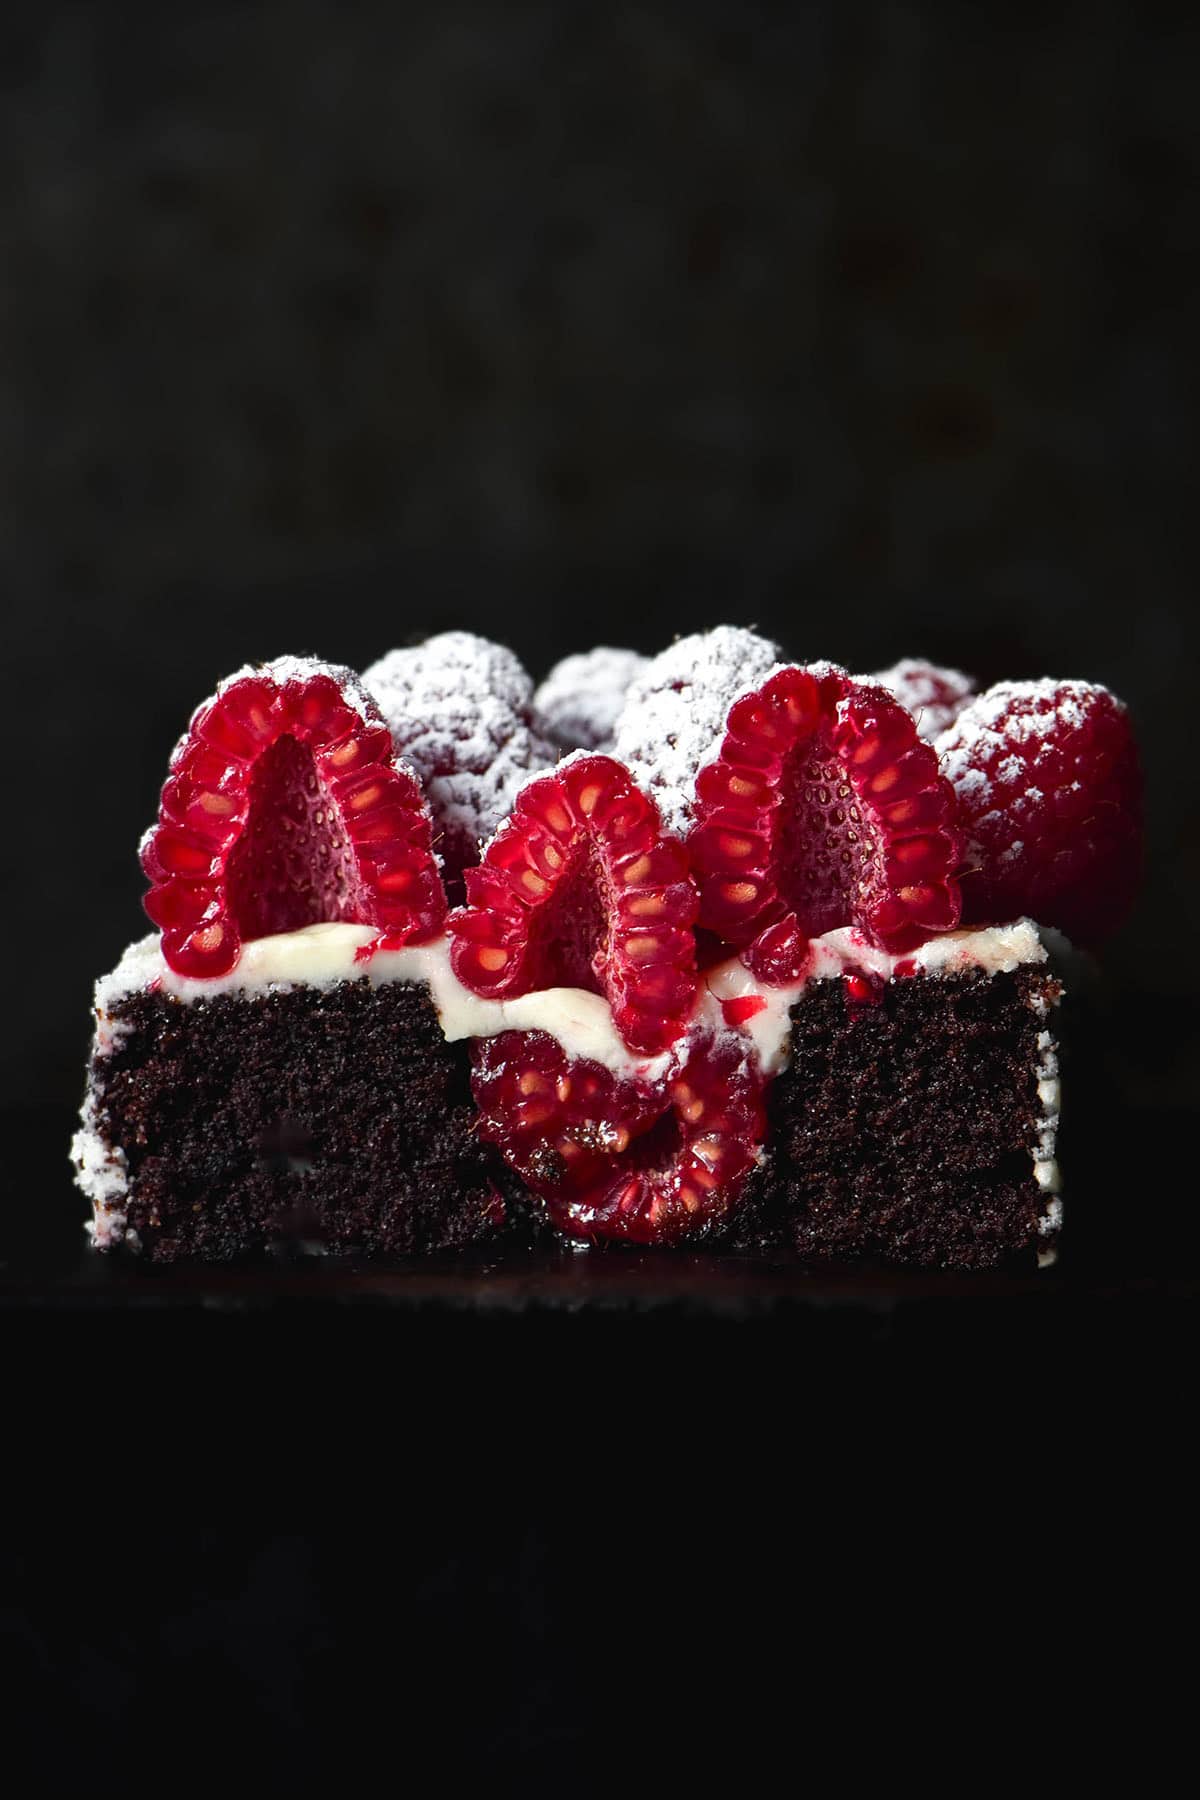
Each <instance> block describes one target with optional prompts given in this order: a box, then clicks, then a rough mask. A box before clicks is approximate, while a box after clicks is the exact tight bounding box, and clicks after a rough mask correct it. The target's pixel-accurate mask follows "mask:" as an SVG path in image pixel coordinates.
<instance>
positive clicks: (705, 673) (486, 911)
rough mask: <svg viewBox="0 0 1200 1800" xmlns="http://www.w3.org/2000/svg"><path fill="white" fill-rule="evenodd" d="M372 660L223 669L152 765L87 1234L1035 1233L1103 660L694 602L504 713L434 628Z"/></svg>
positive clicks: (982, 1262) (102, 1011) (1096, 922)
mask: <svg viewBox="0 0 1200 1800" xmlns="http://www.w3.org/2000/svg"><path fill="white" fill-rule="evenodd" d="M370 684H371V685H372V687H375V686H377V688H378V693H379V700H378V701H377V700H376V699H374V698H373V697H372V694H371V693H370V692H368V691H367V688H366V687H364V685H363V683H362V682H361V681H360V680H359V679H358V678H357V677H356V676H354V675H353V674H352V673H351V672H349V671H347V670H343V669H337V668H332V667H330V666H329V665H326V664H322V663H317V662H314V661H312V660H309V659H300V658H294V657H285V658H281V659H280V660H279V661H277V662H275V663H268V664H263V665H259V666H257V667H254V668H247V669H243V670H241V671H239V672H238V673H237V674H236V675H234V676H232V677H230V678H229V680H227V681H225V682H222V683H221V685H220V686H219V688H218V689H217V692H216V694H215V695H214V696H213V698H212V699H211V700H210V701H208V702H206V703H205V704H204V705H202V706H201V707H200V708H199V709H198V711H197V712H196V713H195V714H194V716H193V718H192V720H191V723H190V725H189V728H188V731H187V732H186V733H185V735H184V737H183V739H182V740H181V742H180V744H179V745H178V747H177V749H176V751H175V753H174V755H173V757H172V759H171V765H170V770H169V772H168V777H167V781H166V783H165V785H164V787H163V790H162V798H161V802H160V808H159V815H158V819H157V822H156V824H155V826H154V827H153V828H152V830H151V831H150V832H149V833H148V834H147V836H146V838H145V840H144V842H143V846H142V862H143V867H144V869H145V871H146V874H147V876H148V877H149V879H150V883H151V887H150V892H149V893H148V895H147V897H146V902H145V905H146V910H147V912H148V913H149V915H150V917H151V919H152V920H153V922H154V923H155V925H156V926H158V927H159V935H158V936H157V937H152V938H148V939H146V940H145V941H144V942H142V943H140V944H137V945H134V946H132V947H131V949H130V950H129V951H128V952H127V953H126V955H125V956H124V957H123V958H122V961H121V963H120V965H119V966H118V968H117V969H116V970H114V971H113V973H112V974H111V975H109V976H106V977H104V978H103V979H102V980H101V982H100V983H99V985H98V988H97V994H96V1019H97V1025H96V1038H95V1044H94V1049H93V1055H92V1060H91V1064H90V1068H89V1079H88V1089H87V1095H86V1099H85V1107H84V1118H83V1124H82V1128H81V1129H80V1131H79V1133H78V1134H77V1137H76V1139H75V1143H74V1150H73V1154H74V1160H75V1165H76V1173H77V1179H78V1181H79V1183H80V1185H81V1186H82V1188H83V1189H84V1192H85V1193H86V1194H87V1196H88V1198H89V1200H90V1202H91V1204H92V1209H93V1219H92V1226H91V1229H92V1233H93V1239H94V1242H95V1244H96V1245H97V1247H98V1248H100V1249H111V1248H115V1247H117V1246H118V1245H126V1246H128V1247H130V1248H135V1249H140V1250H142V1251H143V1252H144V1253H145V1254H147V1255H148V1256H149V1257H151V1258H153V1259H156V1260H159V1261H170V1260H173V1259H178V1258H182V1257H187V1256H198V1257H202V1258H221V1259H225V1258H229V1257H234V1256H239V1255H242V1254H245V1253H247V1252H253V1251H256V1250H261V1249H262V1248H263V1247H264V1246H267V1245H271V1244H275V1243H278V1242H281V1241H282V1242H287V1243H291V1244H294V1245H306V1246H319V1247H320V1248H322V1249H326V1250H330V1251H341V1250H352V1251H361V1252H365V1253H383V1254H390V1255H402V1256H406V1255H409V1254H413V1253H418V1252H426V1251H430V1250H457V1249H461V1248H463V1247H465V1246H468V1245H471V1244H474V1243H477V1242H480V1241H482V1240H485V1239H489V1238H494V1237H495V1236H496V1234H497V1233H499V1232H501V1231H502V1230H503V1231H508V1230H515V1229H516V1227H517V1222H518V1221H519V1220H526V1221H532V1220H538V1221H540V1222H541V1223H542V1225H543V1226H544V1227H545V1228H546V1229H547V1230H550V1231H552V1232H554V1233H556V1234H558V1235H559V1236H560V1237H561V1238H562V1239H564V1240H569V1241H571V1242H572V1243H575V1244H588V1243H612V1244H619V1243H626V1244H629V1243H634V1244H645V1245H653V1246H658V1247H662V1248H667V1247H669V1246H673V1245H682V1244H687V1245H690V1246H695V1245H698V1244H706V1245H709V1246H713V1247H716V1246H720V1247H722V1248H731V1247H732V1248H754V1249H759V1250H768V1251H770V1252H771V1253H772V1254H778V1253H780V1252H781V1251H784V1250H786V1251H787V1253H789V1254H798V1255H799V1256H801V1257H803V1258H804V1259H805V1260H808V1261H813V1262H816V1261H828V1260H830V1259H838V1260H841V1259H845V1258H850V1257H864V1256H866V1257H871V1258H881V1259H883V1260H885V1261H888V1262H892V1263H896V1264H901V1265H907V1266H920V1267H928V1266H937V1267H949V1268H964V1269H972V1268H988V1267H994V1266H997V1265H999V1264H1001V1263H1009V1262H1013V1261H1025V1262H1028V1263H1033V1262H1035V1261H1039V1262H1045V1261H1047V1260H1049V1259H1050V1258H1051V1257H1052V1255H1053V1253H1054V1248H1055V1242H1056V1238H1057V1234H1058V1231H1059V1227H1060V1223H1061V1219H1062V1206H1061V1201H1060V1198H1059V1176H1058V1165H1057V1162H1056V1160H1055V1146H1056V1131H1057V1120H1058V1110H1059V1073H1058V1052H1057V1047H1056V1043H1055V1038H1054V1030H1053V1016H1054V1012H1055V1009H1056V1008H1057V1006H1058V1003H1059V1000H1060V998H1061V996H1062V993H1063V969H1064V966H1065V965H1064V964H1063V962H1062V958H1061V954H1060V950H1059V948H1058V946H1056V949H1055V961H1054V963H1053V964H1052V963H1051V961H1050V957H1049V954H1048V945H1049V943H1050V942H1051V940H1052V939H1053V938H1054V937H1055V935H1056V934H1055V932H1054V930H1053V929H1050V930H1049V931H1048V930H1047V928H1058V929H1059V930H1064V931H1066V932H1068V933H1069V935H1070V937H1071V939H1072V941H1073V942H1075V943H1078V944H1079V945H1080V946H1081V947H1083V948H1084V949H1091V948H1092V947H1094V946H1095V945H1096V944H1097V943H1098V942H1100V941H1101V940H1102V939H1103V938H1104V937H1105V936H1106V935H1107V934H1108V933H1110V932H1111V931H1112V930H1114V929H1116V928H1117V926H1118V925H1119V924H1120V923H1121V921H1122V919H1123V918H1124V917H1125V915H1126V913H1127V911H1128V908H1129V906H1130V904H1131V902H1132V898H1133V895H1134V893H1135V891H1136V883H1137V874H1138V868H1139V864H1140V854H1141V836H1142V832H1141V785H1140V772H1139V768H1138V760H1137V751H1136V745H1135V743H1134V740H1133V734H1132V729H1131V726H1130V723H1129V719H1128V716H1127V714H1126V712H1125V710H1124V708H1123V707H1122V706H1121V705H1120V703H1119V701H1117V700H1116V699H1115V698H1114V697H1113V696H1112V695H1111V694H1110V693H1109V692H1108V691H1107V690H1106V689H1104V688H1100V687H1096V686H1094V685H1091V684H1089V683H1086V682H1078V681H1038V682H1016V683H1002V684H1000V685H999V686H997V687H995V688H992V689H990V690H988V691H987V692H986V693H984V694H982V695H978V696H976V695H973V692H972V684H971V682H970V681H969V679H968V678H967V677H965V676H963V675H961V674H960V673H958V672H957V671H955V670H950V669H943V668H938V667H936V666H934V665H932V664H928V663H921V662H917V661H914V660H912V659H907V660H906V661H905V662H903V663H901V664H897V665H896V666H895V668H893V669H891V670H888V671H885V672H884V674H883V675H881V676H878V677H873V678H859V677H854V676H852V675H850V674H849V673H847V671H846V670H845V669H840V668H838V667H836V666H835V665H832V664H829V663H810V664H806V665H801V664H795V663H789V662H786V661H782V660H780V653H779V651H778V649H777V647H776V646H775V645H773V644H770V643H768V642H766V641H765V640H763V639H762V638H759V637H757V636H756V635H755V634H753V633H751V632H747V631H743V630H740V629H735V628H730V627H721V628H719V629H717V630H716V631H713V632H709V633H700V634H697V635H695V636H693V637H690V638H683V639H679V640H677V641H676V642H675V643H674V644H672V645H671V646H670V648H669V649H668V650H666V651H664V652H663V653H662V654H661V655H660V656H658V657H656V658H653V659H649V660H647V659H644V658H641V657H640V656H637V655H636V654H635V653H634V652H632V651H617V650H603V651H599V652H595V653H593V655H592V656H591V657H583V658H574V659H568V662H567V663H564V664H563V665H561V667H560V669H559V670H557V671H556V672H555V674H554V676H553V677H552V678H551V679H550V680H549V681H548V682H547V683H546V684H544V686H543V688H542V689H541V690H539V691H538V696H537V697H535V695H534V691H533V687H532V683H531V681H530V679H529V677H528V675H527V674H526V673H525V671H524V670H523V669H522V668H521V666H520V664H519V663H518V662H517V660H516V658H515V657H514V656H513V655H512V654H511V652H509V651H507V650H504V649H503V648H502V647H501V646H499V645H494V644H490V643H487V642H485V641H484V640H482V639H479V638H475V637H472V636H470V635H468V634H465V633H461V632H451V633H445V634H442V635H441V636H440V637H438V638H434V639H431V640H430V641H429V642H428V643H427V644H425V645H421V646H417V647H415V648H411V649H406V650H399V651H394V652H392V653H391V654H390V655H389V656H387V657H385V658H384V659H382V661H381V662H380V663H378V664H376V665H375V666H374V668H373V669H372V671H371V672H370ZM622 689H623V690H624V703H623V704H621V700H622ZM381 703H382V705H381ZM556 745H557V746H558V747H567V746H568V745H569V746H572V747H571V748H569V749H568V753H567V754H566V755H565V756H563V757H561V758H559V760H557V761H554V760H553V759H554V756H555V749H556ZM602 746H603V747H602ZM551 765H552V766H551ZM489 834H490V835H489ZM485 838H486V839H487V841H486V842H485V841H484V840H485ZM447 881H451V882H453V884H454V890H453V892H452V893H450V894H449V895H448V893H447V885H446V883H447ZM460 889H461V895H462V901H463V903H462V904H460V905H457V906H453V907H452V906H451V904H450V902H451V900H456V899H458V898H459V890H460ZM1034 917H1036V918H1037V919H1038V920H1039V921H1040V923H1038V924H1034V923H1033V918H1034Z"/></svg>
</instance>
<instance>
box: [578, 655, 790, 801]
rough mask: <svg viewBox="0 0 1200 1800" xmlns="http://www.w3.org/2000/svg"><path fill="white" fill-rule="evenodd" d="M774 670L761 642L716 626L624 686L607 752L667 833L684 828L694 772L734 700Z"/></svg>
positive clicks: (714, 745) (711, 752)
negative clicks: (649, 801)
mask: <svg viewBox="0 0 1200 1800" xmlns="http://www.w3.org/2000/svg"><path fill="white" fill-rule="evenodd" d="M780 666H781V665H780V663H779V652H778V650H777V648H776V646H775V645H774V644H772V643H769V642H768V640H767V639H766V638H762V637H759V636H758V635H757V634H756V633H755V632H753V631H743V630H741V629H740V628H739V627H737V626H733V625H718V626H717V628H716V629H715V630H714V631H700V632H696V633H694V634H693V635H692V636H691V637H683V638H679V639H678V640H677V641H676V642H675V643H674V644H672V645H671V646H670V647H669V648H668V649H666V650H664V651H662V653H661V654H660V655H658V656H655V657H653V658H652V659H651V660H650V662H648V663H647V664H646V666H645V668H644V669H643V670H642V671H641V673H640V674H639V675H638V676H637V677H636V679H635V680H634V681H633V682H632V683H631V684H630V688H629V692H628V694H627V696H626V699H625V705H624V707H623V708H622V710H621V713H620V716H619V718H618V719H617V726H616V733H615V740H614V751H613V754H614V755H615V756H617V757H619V758H620V760H621V761H622V762H623V763H625V764H626V766H627V767H628V769H629V770H630V773H631V774H632V775H633V777H634V779H635V780H636V781H638V782H640V784H641V785H642V787H644V788H645V790H646V792H647V793H648V794H652V795H653V797H654V799H655V801H656V802H657V804H658V809H659V812H660V813H661V814H662V818H663V822H664V824H665V825H666V826H667V828H668V829H669V830H671V831H675V832H679V833H680V834H681V835H683V834H685V833H686V832H687V831H688V830H690V828H691V826H692V823H693V821H694V819H695V802H696V792H695V784H696V771H697V770H698V769H700V768H701V767H702V766H703V764H704V763H706V762H708V761H710V760H711V759H712V758H713V757H714V756H715V755H716V754H717V752H718V750H719V749H720V747H721V739H722V738H723V737H724V735H725V720H726V717H727V715H728V713H729V708H730V707H731V706H732V704H733V702H734V701H735V700H736V699H737V698H738V696H739V695H740V694H744V693H748V692H749V691H750V690H751V689H753V688H755V687H758V686H759V685H760V683H761V682H763V681H764V680H765V679H766V677H767V676H768V675H769V674H770V673H771V672H772V671H773V670H774V669H777V668H779V667H780Z"/></svg>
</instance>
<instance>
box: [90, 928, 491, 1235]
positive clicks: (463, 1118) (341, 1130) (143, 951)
mask: <svg viewBox="0 0 1200 1800" xmlns="http://www.w3.org/2000/svg"><path fill="white" fill-rule="evenodd" d="M306 938H307V939H308V940H309V941H310V943H311V945H312V948H311V950H310V953H309V955H308V956H307V957H306V958H305V959H304V962H305V964H306V975H305V979H304V980H302V981H300V982H299V983H297V982H296V981H294V980H289V979H288V975H289V973H291V974H294V973H295V972H296V969H297V968H298V967H300V966H301V965H300V959H299V958H297V956H296V954H295V951H296V948H297V940H304V939H306ZM368 938H369V932H356V930H355V928H354V927H353V926H350V927H345V926H339V925H336V924H334V925H326V926H316V927H312V928H310V929H309V931H308V932H307V933H305V932H300V933H296V934H294V935H293V939H292V943H291V945H290V948H291V949H292V952H293V955H292V963H293V968H292V970H291V971H289V970H288V969H287V967H286V966H285V961H286V958H281V957H280V956H279V955H275V956H274V957H273V956H272V951H273V950H275V948H276V942H277V941H276V940H273V939H270V938H266V939H262V940H260V941H258V942H257V943H255V944H253V945H251V946H249V947H248V949H247V951H246V952H244V953H243V958H242V970H241V979H240V981H238V982H236V983H234V982H227V983H223V984H219V985H218V986H217V989H216V991H215V992H207V993H206V992H205V991H204V987H205V984H204V983H201V982H196V981H190V982H189V981H187V980H186V979H185V980H180V979H179V978H177V977H173V976H172V973H171V971H170V970H169V968H168V967H167V965H166V964H165V962H164V961H163V959H162V956H161V953H160V951H159V950H158V947H157V944H156V942H155V940H154V939H147V940H145V941H144V942H143V943H142V944H138V945H135V946H133V947H132V948H131V950H130V951H129V952H127V954H126V956H125V958H124V959H123V961H122V964H121V965H120V967H119V968H118V969H117V970H116V971H114V973H113V974H112V975H111V976H109V977H107V978H106V979H105V980H104V981H102V982H101V983H100V984H99V988H98V991H97V1001H98V1019H99V1029H98V1032H97V1041H96V1047H95V1049H94V1051H93V1056H92V1061H91V1065H90V1069H89V1097H88V1102H87V1108H86V1113H85V1120H84V1125H83V1128H82V1130H81V1131H80V1133H79V1135H78V1137H77V1139H76V1147H75V1148H76V1156H77V1160H78V1164H79V1167H80V1169H81V1171H82V1175H81V1180H82V1185H83V1186H84V1189H85V1191H86V1192H87V1193H88V1195H89V1198H90V1199H91V1200H92V1201H93V1205H94V1209H95V1216H94V1223H93V1241H94V1242H95V1244H96V1246H97V1247H98V1248H100V1249H112V1248H115V1247H116V1246H117V1245H119V1244H121V1243H125V1244H126V1245H127V1246H129V1247H130V1248H133V1249H140V1250H142V1251H143V1252H144V1253H145V1254H146V1255H147V1256H149V1257H150V1258H151V1259H152V1260H154V1261H157V1262H171V1261H174V1260H176V1259H178V1258H179V1257H181V1256H193V1257H200V1258H204V1259H210V1260H212V1259H218V1260H223V1259H227V1258H231V1257H235V1256H241V1255H245V1254H247V1253H249V1252H252V1251H255V1250H260V1249H262V1248H263V1247H264V1246H266V1245H276V1244H280V1245H286V1244H291V1245H300V1244H303V1245H306V1246H308V1247H310V1248H311V1247H317V1246H319V1247H321V1248H323V1249H325V1250H328V1251H347V1250H353V1251H360V1252H365V1253H387V1254H391V1255H404V1256H407V1255H412V1254H415V1253H419V1252H424V1251H429V1250H444V1249H453V1248H461V1247H463V1246H465V1245H468V1244H471V1243H474V1242H476V1241H478V1240H479V1239H481V1238H484V1237H489V1236H495V1235H496V1233H497V1232H498V1231H499V1230H500V1229H501V1228H502V1227H503V1225H504V1222H505V1217H506V1209H505V1205H504V1202H503V1200H502V1198H501V1192H500V1189H501V1185H502V1183H503V1180H504V1171H503V1169H502V1167H501V1166H500V1164H499V1160H498V1159H497V1158H495V1157H494V1154H493V1153H491V1152H489V1151H488V1150H487V1149H486V1147H485V1146H484V1145H482V1144H481V1143H480V1141H479V1139H478V1137H477V1136H476V1134H475V1131H474V1129H473V1127H474V1123H475V1113H474V1107H473V1105H472V1102H471V1093H470V1087H469V1084H468V1069H467V1059H466V1055H465V1052H464V1050H463V1048H462V1046H461V1045H455V1044H449V1043H447V1042H446V1039H445V1037H444V1035H443V1032H442V1028H441V1024H440V1022H439V1018H438V1014H437V1011H436V1008H435V1006H434V1003H433V1000H432V999H431V997H430V991H429V987H428V985H427V984H426V983H424V982H422V981H420V980H416V981H413V980H406V979H403V978H402V977H400V976H398V977H396V978H387V977H386V976H385V972H384V970H385V967H386V965H387V964H389V963H390V964H396V963H398V962H399V963H402V962H403V954H402V953H401V956H399V957H397V956H396V955H394V954H393V955H391V956H389V955H388V953H387V952H383V953H381V956H380V957H379V959H377V962H376V964H375V966H373V968H372V972H371V974H370V975H367V974H362V975H358V976H355V973H354V966H353V960H352V958H353V951H354V949H355V948H357V947H358V944H359V943H361V942H363V941H366V940H367V939H368ZM339 952H340V953H342V954H341V955H339ZM347 953H348V954H347ZM319 962H323V963H324V968H323V969H322V968H320V967H319V966H318V964H319ZM339 963H340V965H341V966H339ZM380 965H383V966H382V967H381V966H380ZM209 985H210V986H211V985H212V984H209Z"/></svg>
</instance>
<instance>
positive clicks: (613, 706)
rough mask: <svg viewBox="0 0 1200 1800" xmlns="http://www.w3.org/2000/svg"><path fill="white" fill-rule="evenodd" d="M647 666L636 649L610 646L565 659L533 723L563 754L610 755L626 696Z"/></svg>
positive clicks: (538, 697)
mask: <svg viewBox="0 0 1200 1800" xmlns="http://www.w3.org/2000/svg"><path fill="white" fill-rule="evenodd" d="M645 667H646V658H645V657H644V656H639V655H638V653H637V651H636V650H619V649H616V648H614V647H613V646H612V645H611V644H597V645H596V648H595V649H594V650H587V651H584V652H583V653H582V654H580V655H576V656H564V657H563V659H562V661H561V662H557V663H555V665H554V667H553V668H552V669H551V671H550V673H549V674H548V675H547V677H546V679H545V681H543V683H542V685H541V687H540V688H538V690H537V692H536V694H535V695H534V696H533V715H534V723H535V724H536V726H537V728H538V730H539V731H540V732H541V733H542V735H543V737H547V738H549V740H550V742H551V743H552V744H557V745H558V747H559V748H560V749H561V750H605V751H607V750H611V749H612V747H613V732H614V730H615V728H616V723H617V719H618V717H619V716H620V713H621V709H622V707H623V706H624V705H625V696H626V694H627V693H628V692H629V688H630V684H631V683H632V682H633V681H634V680H635V679H636V678H637V676H639V675H640V674H641V672H642V670H643V669H644V668H645Z"/></svg>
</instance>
